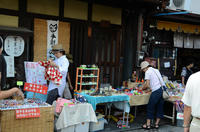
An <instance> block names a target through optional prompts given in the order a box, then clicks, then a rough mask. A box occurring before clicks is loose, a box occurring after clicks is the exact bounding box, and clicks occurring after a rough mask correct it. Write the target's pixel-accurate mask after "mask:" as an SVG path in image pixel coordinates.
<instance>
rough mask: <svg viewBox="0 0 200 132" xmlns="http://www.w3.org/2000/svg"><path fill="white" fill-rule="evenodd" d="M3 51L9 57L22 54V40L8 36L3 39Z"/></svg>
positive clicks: (18, 37)
mask: <svg viewBox="0 0 200 132" xmlns="http://www.w3.org/2000/svg"><path fill="white" fill-rule="evenodd" d="M4 50H5V52H6V53H7V54H8V55H9V56H15V57H18V56H20V55H22V53H23V52H24V39H23V38H22V37H20V36H8V37H6V39H5V45H4Z"/></svg>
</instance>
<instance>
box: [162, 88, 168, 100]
mask: <svg viewBox="0 0 200 132" xmlns="http://www.w3.org/2000/svg"><path fill="white" fill-rule="evenodd" d="M162 90H163V94H162V97H163V99H168V98H169V97H170V96H169V93H168V92H167V91H166V90H165V89H164V88H163V86H162Z"/></svg>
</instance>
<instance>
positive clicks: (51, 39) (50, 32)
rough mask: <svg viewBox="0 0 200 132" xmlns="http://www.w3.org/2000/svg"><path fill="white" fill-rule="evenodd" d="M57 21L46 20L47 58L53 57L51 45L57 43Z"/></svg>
mask: <svg viewBox="0 0 200 132" xmlns="http://www.w3.org/2000/svg"><path fill="white" fill-rule="evenodd" d="M58 25H59V21H52V20H47V60H48V59H50V58H55V56H54V55H53V53H52V47H53V46H54V45H56V44H57V43H58Z"/></svg>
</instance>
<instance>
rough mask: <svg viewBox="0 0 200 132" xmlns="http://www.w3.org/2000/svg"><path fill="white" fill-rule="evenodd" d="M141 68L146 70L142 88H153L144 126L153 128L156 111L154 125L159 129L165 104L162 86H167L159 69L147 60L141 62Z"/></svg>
mask: <svg viewBox="0 0 200 132" xmlns="http://www.w3.org/2000/svg"><path fill="white" fill-rule="evenodd" d="M141 70H142V71H143V72H145V84H144V85H143V87H142V89H143V90H144V89H147V88H150V89H151V90H152V94H151V96H150V98H149V102H148V104H147V121H146V123H145V124H144V125H143V126H142V128H144V129H150V128H151V120H153V119H154V118H155V116H154V114H155V112H156V122H155V125H154V127H155V128H156V129H158V128H159V122H160V119H161V118H163V104H164V100H163V98H162V93H163V91H162V88H161V86H163V85H164V86H165V83H164V82H163V79H162V76H161V74H160V72H159V71H158V70H157V69H155V68H152V67H151V66H150V65H149V63H148V62H147V61H143V62H142V63H141Z"/></svg>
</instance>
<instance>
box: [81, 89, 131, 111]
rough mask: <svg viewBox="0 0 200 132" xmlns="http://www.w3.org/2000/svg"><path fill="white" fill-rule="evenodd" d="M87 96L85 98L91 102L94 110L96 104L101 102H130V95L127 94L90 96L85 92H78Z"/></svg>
mask: <svg viewBox="0 0 200 132" xmlns="http://www.w3.org/2000/svg"><path fill="white" fill-rule="evenodd" d="M78 94H80V95H82V96H84V97H85V99H86V100H87V101H88V103H90V104H91V105H92V107H93V109H94V110H96V105H97V104H100V103H110V102H122V101H123V102H128V101H129V100H130V99H129V96H128V95H126V94H116V95H112V96H90V95H87V94H85V93H78Z"/></svg>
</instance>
